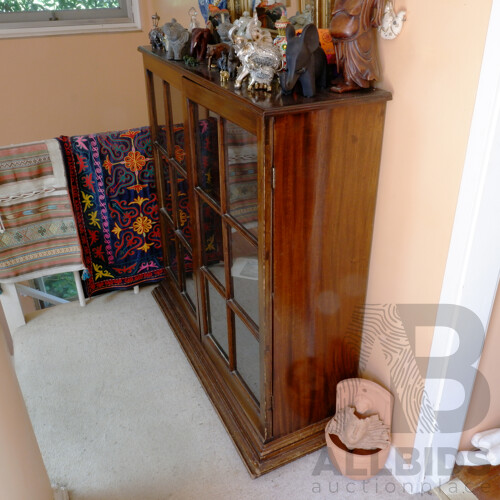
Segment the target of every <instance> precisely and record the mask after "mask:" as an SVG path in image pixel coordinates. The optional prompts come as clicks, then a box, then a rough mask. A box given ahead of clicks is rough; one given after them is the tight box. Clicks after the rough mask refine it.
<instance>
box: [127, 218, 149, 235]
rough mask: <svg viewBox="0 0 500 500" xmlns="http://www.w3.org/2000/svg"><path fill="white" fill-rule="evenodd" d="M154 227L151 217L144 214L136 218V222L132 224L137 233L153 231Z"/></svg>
mask: <svg viewBox="0 0 500 500" xmlns="http://www.w3.org/2000/svg"><path fill="white" fill-rule="evenodd" d="M152 227H153V222H152V221H151V219H150V218H149V217H146V216H144V215H141V216H139V217H137V219H136V220H135V222H134V224H133V225H132V228H133V229H134V231H135V232H136V233H137V234H141V235H142V234H147V233H149V231H151V228H152Z"/></svg>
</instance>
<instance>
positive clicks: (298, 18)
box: [290, 4, 313, 30]
mask: <svg viewBox="0 0 500 500" xmlns="http://www.w3.org/2000/svg"><path fill="white" fill-rule="evenodd" d="M312 22H313V8H312V7H311V5H310V4H307V5H306V6H305V7H304V11H303V12H300V11H297V12H296V13H295V15H294V16H292V17H291V18H290V23H291V24H292V26H293V27H294V28H295V29H296V30H300V29H302V28H304V27H305V26H307V25H308V24H311V23H312Z"/></svg>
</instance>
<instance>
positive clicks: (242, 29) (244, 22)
mask: <svg viewBox="0 0 500 500" xmlns="http://www.w3.org/2000/svg"><path fill="white" fill-rule="evenodd" d="M251 20H252V18H251V17H250V14H249V13H248V11H245V12H243V15H242V16H241V17H240V18H239V19H236V21H234V23H233V26H236V28H237V29H236V32H233V33H234V34H235V36H246V32H247V26H248V23H249V22H250V21H251Z"/></svg>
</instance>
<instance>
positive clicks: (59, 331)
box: [13, 287, 432, 500]
mask: <svg viewBox="0 0 500 500" xmlns="http://www.w3.org/2000/svg"><path fill="white" fill-rule="evenodd" d="M151 290H152V287H145V288H142V289H141V291H140V293H139V294H138V295H134V294H133V292H131V291H126V292H114V293H109V294H106V295H102V296H99V297H97V298H93V299H92V300H90V301H89V302H88V304H87V306H86V307H85V308H82V307H80V306H79V304H78V303H69V304H64V305H60V306H57V307H53V308H50V309H47V310H44V311H41V312H38V313H35V314H34V315H33V316H32V317H30V319H29V321H28V323H27V324H26V325H25V326H23V327H21V328H19V329H18V330H17V331H16V332H15V333H14V335H13V337H14V349H15V365H16V370H17V374H18V377H19V382H20V384H21V388H22V390H23V394H24V397H25V399H26V404H27V406H28V411H29V413H30V416H31V419H32V422H33V426H34V429H35V433H36V435H37V438H38V442H39V445H40V449H41V452H42V455H43V458H44V461H45V465H46V467H47V470H48V473H49V476H50V478H51V481H52V482H53V483H54V484H59V485H61V486H67V487H68V489H69V490H70V494H71V499H72V500H164V499H170V498H171V499H179V500H182V499H206V500H212V499H214V500H215V499H223V500H225V499H231V500H240V499H252V500H259V499H262V500H271V499H288V500H294V499H300V500H304V499H327V498H333V497H335V498H341V499H350V498H352V499H353V500H354V499H356V500H358V499H375V498H377V499H380V498H387V499H403V498H414V497H411V496H410V495H408V494H406V493H405V492H404V491H403V489H402V487H401V485H400V484H399V483H398V482H397V481H396V480H395V479H394V478H393V477H392V476H391V475H390V474H389V473H388V472H387V471H382V472H381V473H380V474H379V475H378V476H376V477H374V478H372V479H371V480H370V481H369V482H366V483H361V482H354V481H351V480H349V479H346V478H343V477H342V476H340V475H339V474H338V473H336V472H333V471H332V470H331V468H330V467H329V465H328V464H329V462H328V458H327V456H326V451H325V449H324V448H323V450H319V451H317V452H315V453H313V454H311V455H308V456H306V457H303V458H301V459H299V460H296V461H295V462H293V463H291V464H289V465H287V466H285V467H282V468H280V469H278V470H275V471H272V472H270V473H268V474H266V475H264V476H262V477H260V478H258V479H251V478H250V476H249V475H248V473H247V471H246V469H245V467H244V465H243V462H242V461H241V459H240V457H239V455H238V453H237V451H236V449H235V447H234V445H233V444H232V441H231V440H230V438H229V436H228V435H227V433H226V431H225V429H224V427H223V426H222V423H221V422H220V420H219V418H218V416H217V414H216V413H215V411H214V410H213V408H212V406H211V403H210V402H209V400H208V398H207V396H206V395H205V392H204V391H203V389H202V387H201V385H200V383H199V382H198V379H197V378H196V376H195V374H194V372H193V371H192V369H191V367H190V365H189V363H188V362H187V360H186V358H185V357H184V354H183V352H182V351H181V349H180V347H179V344H178V343H177V340H176V339H175V337H174V336H173V334H172V333H171V331H170V328H169V327H168V324H167V322H166V320H165V319H164V317H163V315H162V313H161V312H160V310H159V308H158V307H157V305H156V303H155V301H154V299H153V297H152V296H151ZM423 496H425V497H426V498H432V495H423ZM419 497H420V495H419Z"/></svg>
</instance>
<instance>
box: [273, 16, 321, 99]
mask: <svg viewBox="0 0 500 500" xmlns="http://www.w3.org/2000/svg"><path fill="white" fill-rule="evenodd" d="M286 39H287V45H286V63H287V69H286V71H284V72H282V73H280V83H281V88H282V90H283V93H284V94H290V93H292V92H293V90H294V89H295V86H296V84H297V82H299V83H300V86H301V88H302V94H303V95H304V96H305V97H312V96H314V95H315V94H316V90H317V88H318V87H319V88H324V87H326V55H325V52H324V51H323V49H322V48H321V46H320V43H319V35H318V28H316V26H315V25H314V24H308V25H307V26H306V27H305V28H304V29H303V30H302V34H301V35H299V36H296V35H295V29H294V27H293V26H292V25H291V24H289V25H288V26H287V27H286Z"/></svg>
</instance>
